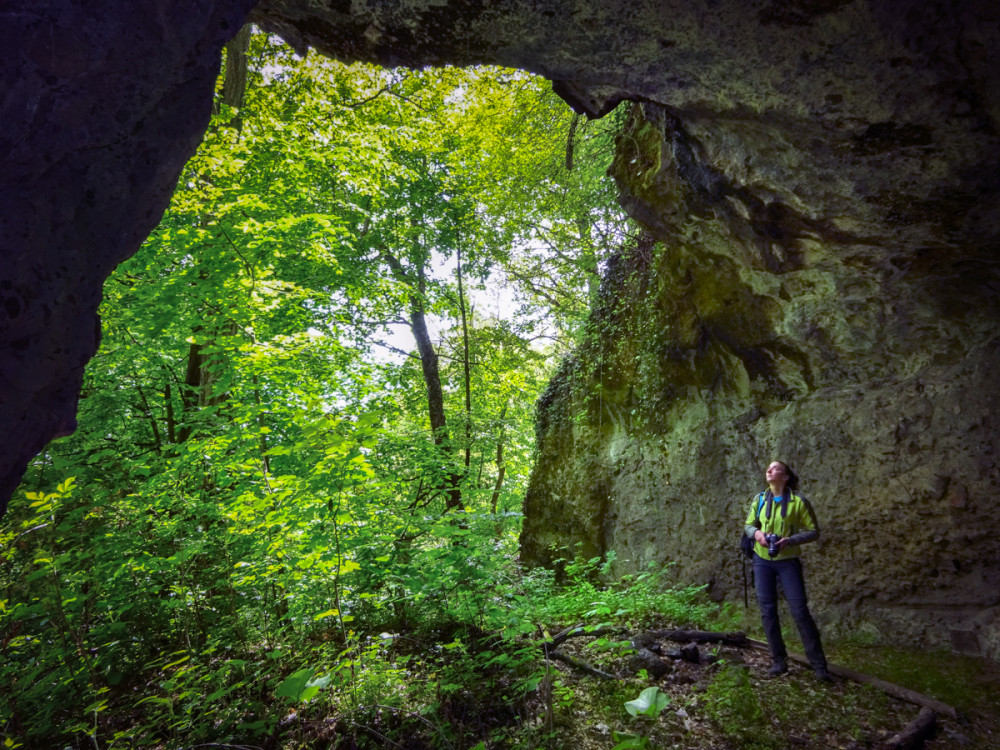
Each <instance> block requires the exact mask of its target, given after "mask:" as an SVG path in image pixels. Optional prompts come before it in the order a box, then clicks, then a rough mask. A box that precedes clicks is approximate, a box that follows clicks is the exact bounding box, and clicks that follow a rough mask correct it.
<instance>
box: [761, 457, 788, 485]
mask: <svg viewBox="0 0 1000 750" xmlns="http://www.w3.org/2000/svg"><path fill="white" fill-rule="evenodd" d="M764 476H765V477H767V483H768V484H784V483H785V482H786V481H787V480H788V474H787V473H786V472H785V466H784V464H782V463H781V461H773V462H772V463H771V465H770V466H768V467H767V471H766V472H764Z"/></svg>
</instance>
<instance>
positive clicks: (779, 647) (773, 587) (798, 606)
mask: <svg viewBox="0 0 1000 750" xmlns="http://www.w3.org/2000/svg"><path fill="white" fill-rule="evenodd" d="M753 575H754V580H755V581H756V584H755V585H756V587H757V602H758V603H759V604H760V619H761V620H762V621H763V623H764V633H765V634H766V636H767V645H768V646H770V647H771V656H772V657H773V658H774V660H775V661H776V662H781V663H785V662H786V661H787V660H788V652H787V651H786V650H785V641H784V640H783V639H782V637H781V623H780V622H778V581H781V588H782V590H783V591H784V593H785V601H786V602H788V609H789V610H791V612H792V617H793V618H794V619H795V624H796V625H797V626H798V628H799V636H800V637H801V638H802V647H803V649H804V650H805V652H806V656H807V657H808V658H809V663H810V664H811V665H812V668H813V669H819V668H820V667H822V668H824V669H825V668H826V656H824V655H823V645H822V644H821V643H820V640H819V630H818V629H817V627H816V623H815V622H814V621H813V618H812V615H811V614H809V606H808V605H807V603H806V584H805V581H804V580H803V578H802V563H801V562H799V560H798V558H792V559H790V560H764V559H763V558H761V557H755V558H754V561H753Z"/></svg>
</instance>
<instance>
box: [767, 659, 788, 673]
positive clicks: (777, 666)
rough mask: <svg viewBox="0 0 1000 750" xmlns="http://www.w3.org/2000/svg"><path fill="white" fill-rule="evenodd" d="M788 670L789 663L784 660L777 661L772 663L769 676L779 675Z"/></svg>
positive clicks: (768, 671)
mask: <svg viewBox="0 0 1000 750" xmlns="http://www.w3.org/2000/svg"><path fill="white" fill-rule="evenodd" d="M787 671H788V664H787V663H786V662H783V661H776V662H774V664H772V665H771V668H770V669H769V670H767V676H768V677H777V676H778V675H782V674H784V673H785V672H787Z"/></svg>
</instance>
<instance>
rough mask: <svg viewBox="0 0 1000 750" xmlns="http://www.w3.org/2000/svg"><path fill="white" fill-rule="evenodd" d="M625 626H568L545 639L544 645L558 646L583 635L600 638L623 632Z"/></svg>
mask: <svg viewBox="0 0 1000 750" xmlns="http://www.w3.org/2000/svg"><path fill="white" fill-rule="evenodd" d="M623 632H625V628H612V627H599V628H587V627H586V626H585V625H583V624H580V625H574V626H572V627H569V628H566V629H565V630H560V631H559V632H558V633H556V634H555V635H554V636H552V640H550V641H545V642H544V643H543V644H542V645H543V647H544V646H548V647H549V648H557V647H558V646H559V645H560V644H562V643H565V642H566V641H568V640H569V639H570V638H583V637H593V638H599V637H600V636H602V635H613V634H615V633H623Z"/></svg>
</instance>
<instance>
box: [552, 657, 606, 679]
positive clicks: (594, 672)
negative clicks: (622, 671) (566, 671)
mask: <svg viewBox="0 0 1000 750" xmlns="http://www.w3.org/2000/svg"><path fill="white" fill-rule="evenodd" d="M549 658H551V659H555V660H557V661H561V662H563V663H564V664H569V665H570V666H571V667H573V668H574V669H579V670H580V671H581V672H586V673H587V674H589V675H591V676H593V677H600V678H601V679H602V680H617V679H618V678H617V677H616V676H615V675H613V674H608V673H607V672H604V671H601V670H600V669H598V668H597V667H595V666H593V665H592V664H588V663H587V662H585V661H584V660H583V659H577V658H576V657H575V656H570V655H569V654H564V653H563V652H562V651H549Z"/></svg>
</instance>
